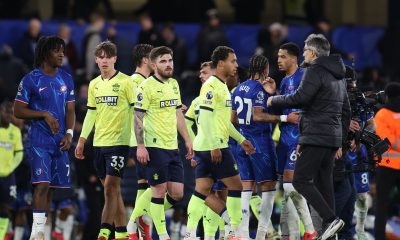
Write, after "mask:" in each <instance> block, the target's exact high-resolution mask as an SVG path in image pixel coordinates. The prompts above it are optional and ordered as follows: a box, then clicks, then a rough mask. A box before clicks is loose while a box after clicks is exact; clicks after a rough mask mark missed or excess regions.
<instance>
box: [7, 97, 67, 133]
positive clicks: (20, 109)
mask: <svg viewBox="0 0 400 240" xmlns="http://www.w3.org/2000/svg"><path fill="white" fill-rule="evenodd" d="M28 106H29V105H28V103H25V102H21V101H18V100H16V101H15V102H14V116H15V117H16V118H20V119H29V120H31V119H43V120H44V121H45V122H46V123H47V124H48V125H49V127H50V130H51V132H52V133H53V134H56V133H57V132H58V130H59V129H60V125H59V124H58V122H57V120H56V119H55V118H54V117H53V116H52V115H51V114H50V113H49V112H47V111H35V110H32V109H30V108H29V107H28Z"/></svg>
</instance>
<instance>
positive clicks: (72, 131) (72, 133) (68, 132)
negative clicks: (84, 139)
mask: <svg viewBox="0 0 400 240" xmlns="http://www.w3.org/2000/svg"><path fill="white" fill-rule="evenodd" d="M66 134H70V135H71V137H74V130H72V129H67V132H66Z"/></svg>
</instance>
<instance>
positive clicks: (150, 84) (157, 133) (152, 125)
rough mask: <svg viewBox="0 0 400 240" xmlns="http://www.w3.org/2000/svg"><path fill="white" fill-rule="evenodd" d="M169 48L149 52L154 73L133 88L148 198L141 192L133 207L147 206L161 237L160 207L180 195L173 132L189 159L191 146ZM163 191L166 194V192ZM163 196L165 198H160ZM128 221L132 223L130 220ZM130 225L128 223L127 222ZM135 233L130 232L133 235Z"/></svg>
mask: <svg viewBox="0 0 400 240" xmlns="http://www.w3.org/2000/svg"><path fill="white" fill-rule="evenodd" d="M172 54H173V53H172V50H171V49H170V48H168V47H165V46H161V47H157V48H154V49H153V50H151V52H150V61H151V66H152V68H153V70H154V75H153V76H151V77H149V78H147V79H146V80H145V81H144V82H143V83H142V84H140V86H139V88H138V89H137V94H136V103H135V115H134V118H135V119H134V125H135V135H136V140H137V152H136V157H137V160H138V161H139V162H140V163H141V164H143V165H146V178H147V181H148V183H149V184H150V186H151V201H150V206H149V207H147V208H146V204H147V205H148V204H149V199H146V198H145V197H144V195H143V196H142V197H141V199H140V200H139V201H138V204H137V205H136V206H135V208H143V209H150V212H149V214H150V216H151V217H152V219H153V222H154V225H155V227H156V230H157V234H158V235H159V238H160V239H161V240H167V239H170V237H169V235H168V233H167V229H166V222H165V214H164V211H165V209H166V208H170V207H171V206H173V205H174V204H175V203H176V202H177V201H179V200H181V199H182V197H183V165H182V162H181V160H180V159H179V152H178V140H177V132H178V131H179V133H180V135H181V136H182V138H183V139H184V141H185V146H186V149H187V154H186V158H187V159H192V156H193V147H192V141H191V140H190V137H189V133H188V131H187V128H186V124H185V118H184V116H183V113H182V111H181V109H180V108H181V107H182V102H181V97H180V92H179V85H178V82H177V81H176V80H175V79H173V78H171V77H172V75H173V69H174V63H173V60H172ZM166 193H167V195H166ZM164 198H166V200H164ZM130 224H135V223H134V222H133V221H131V222H130ZM128 228H129V229H131V226H128ZM136 237H137V236H134V235H132V236H130V238H131V239H137V238H136Z"/></svg>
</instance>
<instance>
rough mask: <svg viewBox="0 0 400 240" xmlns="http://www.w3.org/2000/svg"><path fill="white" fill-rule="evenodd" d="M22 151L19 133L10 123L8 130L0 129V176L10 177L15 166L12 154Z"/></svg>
mask: <svg viewBox="0 0 400 240" xmlns="http://www.w3.org/2000/svg"><path fill="white" fill-rule="evenodd" d="M21 151H23V147H22V139H21V131H20V130H19V128H17V127H16V126H14V125H13V124H11V123H10V125H9V126H8V128H0V156H1V158H0V165H1V167H0V176H8V175H10V173H11V171H12V169H13V166H15V164H14V163H13V161H14V154H15V153H16V152H21Z"/></svg>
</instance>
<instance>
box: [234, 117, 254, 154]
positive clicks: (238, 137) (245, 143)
mask: <svg viewBox="0 0 400 240" xmlns="http://www.w3.org/2000/svg"><path fill="white" fill-rule="evenodd" d="M228 131H229V136H230V137H231V138H233V139H235V141H236V142H238V143H240V145H241V146H242V148H243V150H244V151H245V152H246V154H247V155H250V154H253V153H254V146H253V144H251V142H250V141H249V140H246V138H245V137H243V135H242V134H240V132H238V130H236V128H235V126H234V125H233V124H232V123H231V122H230V123H229V126H228Z"/></svg>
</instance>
